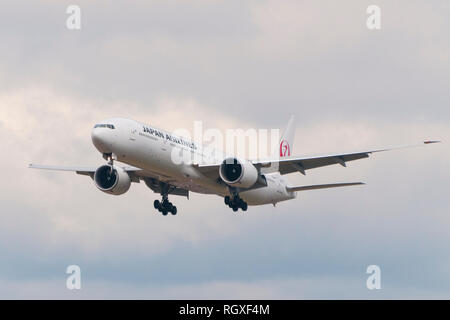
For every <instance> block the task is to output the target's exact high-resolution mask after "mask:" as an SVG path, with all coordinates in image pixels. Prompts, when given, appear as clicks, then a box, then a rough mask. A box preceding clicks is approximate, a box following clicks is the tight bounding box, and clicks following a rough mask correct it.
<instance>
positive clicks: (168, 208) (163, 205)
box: [153, 182, 177, 216]
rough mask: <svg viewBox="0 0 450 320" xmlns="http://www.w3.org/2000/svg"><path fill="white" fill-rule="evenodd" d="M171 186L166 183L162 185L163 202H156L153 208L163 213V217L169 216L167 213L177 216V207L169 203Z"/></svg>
mask: <svg viewBox="0 0 450 320" xmlns="http://www.w3.org/2000/svg"><path fill="white" fill-rule="evenodd" d="M169 187H170V186H169V185H168V184H166V183H162V182H161V183H160V188H161V196H162V201H159V200H155V201H154V202H153V206H154V207H155V209H156V210H158V211H159V212H161V213H162V215H163V216H167V213H169V212H170V213H171V214H172V215H176V214H177V207H175V206H174V205H173V204H172V202H170V201H169V196H168V195H169Z"/></svg>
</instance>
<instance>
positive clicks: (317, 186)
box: [286, 182, 365, 192]
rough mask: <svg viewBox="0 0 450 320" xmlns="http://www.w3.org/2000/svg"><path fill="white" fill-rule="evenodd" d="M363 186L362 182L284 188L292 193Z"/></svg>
mask: <svg viewBox="0 0 450 320" xmlns="http://www.w3.org/2000/svg"><path fill="white" fill-rule="evenodd" d="M361 184H365V183H363V182H348V183H331V184H315V185H312V186H300V187H286V190H287V191H289V192H292V191H305V190H315V189H327V188H337V187H348V186H356V185H361Z"/></svg>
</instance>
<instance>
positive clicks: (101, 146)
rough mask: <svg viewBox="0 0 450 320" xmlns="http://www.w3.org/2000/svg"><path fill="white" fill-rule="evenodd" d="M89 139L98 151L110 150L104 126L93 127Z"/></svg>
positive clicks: (107, 151)
mask: <svg viewBox="0 0 450 320" xmlns="http://www.w3.org/2000/svg"><path fill="white" fill-rule="evenodd" d="M91 139H92V143H93V144H94V146H95V147H96V148H97V150H98V151H100V152H102V153H110V152H111V150H110V149H111V143H110V141H109V140H110V139H109V137H108V132H107V129H105V128H94V129H92V132H91Z"/></svg>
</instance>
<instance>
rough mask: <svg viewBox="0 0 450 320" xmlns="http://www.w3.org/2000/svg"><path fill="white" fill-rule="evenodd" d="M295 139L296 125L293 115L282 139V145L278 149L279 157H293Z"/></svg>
mask: <svg viewBox="0 0 450 320" xmlns="http://www.w3.org/2000/svg"><path fill="white" fill-rule="evenodd" d="M294 137H295V124H294V115H292V116H291V118H290V119H289V122H288V124H287V126H286V129H284V132H283V135H282V136H281V139H280V145H279V149H278V156H279V157H280V158H284V157H289V156H291V155H292V147H293V145H294Z"/></svg>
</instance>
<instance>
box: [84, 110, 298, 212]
mask: <svg viewBox="0 0 450 320" xmlns="http://www.w3.org/2000/svg"><path fill="white" fill-rule="evenodd" d="M102 123H108V124H112V125H113V126H114V129H111V128H107V127H97V128H94V129H93V130H92V142H93V144H94V145H95V147H96V148H97V149H98V150H99V151H100V152H101V153H103V154H105V153H112V154H113V155H114V156H115V157H116V158H117V160H118V161H120V162H123V163H126V164H128V165H131V166H134V167H138V168H140V169H142V170H143V171H144V172H145V173H147V174H148V176H149V177H156V178H158V179H159V180H161V181H164V182H167V183H170V184H172V185H175V186H177V187H179V188H183V189H187V190H189V191H192V192H197V193H205V194H216V195H219V196H222V197H223V196H226V195H230V191H229V188H228V186H227V185H226V184H224V183H219V182H218V181H216V180H215V179H211V178H209V177H207V176H205V175H203V174H202V173H201V172H200V170H197V169H196V167H195V166H193V165H192V164H190V163H186V162H182V161H181V162H180V161H173V155H172V152H173V151H174V149H176V150H180V149H182V150H184V152H189V153H191V155H194V153H196V152H197V153H199V154H198V155H197V156H198V157H199V158H201V159H205V158H206V157H207V155H206V154H203V153H202V151H201V150H203V149H202V148H200V147H198V145H196V144H194V143H192V142H190V141H189V140H187V139H183V138H180V137H177V136H174V135H172V134H171V133H169V132H166V131H164V130H160V129H157V128H154V127H151V126H148V125H145V124H143V123H140V122H137V121H134V120H129V119H123V118H113V119H108V120H105V121H102ZM265 177H266V181H267V186H265V187H260V188H257V189H252V190H247V191H242V192H240V193H239V195H240V197H241V198H242V199H243V200H245V201H246V202H247V203H248V204H249V205H262V204H270V203H272V204H275V203H277V202H280V201H284V200H289V199H293V198H295V197H296V193H295V192H289V191H287V190H286V184H287V181H286V180H285V179H284V177H283V176H281V175H280V174H279V173H277V172H275V173H269V174H265Z"/></svg>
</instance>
